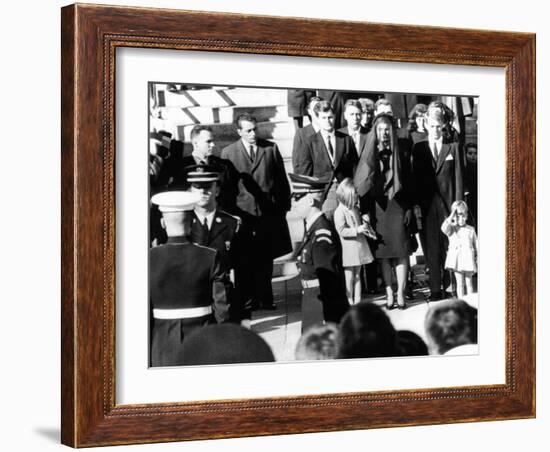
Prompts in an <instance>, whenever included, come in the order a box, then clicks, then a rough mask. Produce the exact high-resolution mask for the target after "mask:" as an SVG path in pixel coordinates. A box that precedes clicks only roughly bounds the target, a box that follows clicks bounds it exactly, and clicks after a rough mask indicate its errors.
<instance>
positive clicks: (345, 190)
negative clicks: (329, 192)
mask: <svg viewBox="0 0 550 452" xmlns="http://www.w3.org/2000/svg"><path fill="white" fill-rule="evenodd" d="M336 199H337V200H338V202H341V203H342V204H344V206H346V207H347V208H348V209H353V208H355V207H356V206H357V199H358V196H357V191H356V190H355V186H354V185H353V182H352V180H351V179H350V178H349V177H346V178H345V179H344V180H343V181H342V182H340V185H338V188H337V189H336Z"/></svg>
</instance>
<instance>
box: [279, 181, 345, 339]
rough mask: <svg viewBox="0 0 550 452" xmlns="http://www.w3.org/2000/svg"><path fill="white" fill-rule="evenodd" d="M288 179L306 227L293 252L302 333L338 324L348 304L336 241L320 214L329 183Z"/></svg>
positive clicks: (340, 250) (340, 251)
mask: <svg viewBox="0 0 550 452" xmlns="http://www.w3.org/2000/svg"><path fill="white" fill-rule="evenodd" d="M289 177H290V181H291V183H292V189H293V193H292V197H293V199H294V200H295V205H294V208H295V211H296V213H297V214H298V215H299V216H300V217H302V218H303V219H304V220H305V224H306V230H305V234H304V239H303V241H302V243H301V244H300V245H299V246H298V248H297V249H296V251H295V255H296V256H297V260H298V267H299V269H300V276H301V279H302V287H303V292H302V331H305V330H306V329H307V328H308V327H309V326H311V325H313V324H315V323H319V322H322V321H323V320H324V321H325V322H334V323H338V322H340V319H341V318H342V316H343V315H344V314H345V313H346V312H347V310H348V309H349V302H348V298H347V296H346V286H345V280H344V270H343V268H342V249H341V244H340V238H339V237H338V234H337V232H336V230H335V229H334V226H333V224H332V223H331V222H330V221H329V220H328V219H327V217H326V216H325V214H324V213H323V212H322V210H321V208H322V205H323V201H324V199H323V198H324V192H325V190H326V187H327V184H328V183H330V180H326V181H322V180H320V179H319V178H317V177H312V176H303V175H298V174H289ZM319 301H320V303H319Z"/></svg>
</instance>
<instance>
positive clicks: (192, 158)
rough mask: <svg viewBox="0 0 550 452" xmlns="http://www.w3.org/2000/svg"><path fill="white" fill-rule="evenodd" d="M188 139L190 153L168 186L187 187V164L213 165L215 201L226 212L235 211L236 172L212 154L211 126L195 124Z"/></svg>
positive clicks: (227, 163)
mask: <svg viewBox="0 0 550 452" xmlns="http://www.w3.org/2000/svg"><path fill="white" fill-rule="evenodd" d="M190 140H191V145H192V146H193V151H192V152H191V155H188V156H186V157H184V158H183V159H182V161H181V168H180V171H179V172H178V174H177V175H176V176H175V177H174V179H173V181H172V183H171V184H170V188H177V189H182V190H187V189H189V182H188V181H187V168H188V167H189V166H192V165H210V166H215V167H216V171H217V172H218V173H219V182H218V183H219V186H220V190H219V194H218V199H217V203H218V205H219V206H220V207H221V208H222V209H223V210H225V211H226V212H229V213H232V214H234V213H236V211H237V209H236V207H235V202H236V198H237V180H238V174H237V171H236V170H235V167H234V166H233V165H232V164H231V163H230V162H228V161H227V160H223V159H221V158H220V157H217V156H215V155H214V154H213V152H214V149H215V147H216V144H215V141H214V133H213V130H212V127H210V126H207V125H202V124H199V125H196V126H195V127H193V129H191V133H190Z"/></svg>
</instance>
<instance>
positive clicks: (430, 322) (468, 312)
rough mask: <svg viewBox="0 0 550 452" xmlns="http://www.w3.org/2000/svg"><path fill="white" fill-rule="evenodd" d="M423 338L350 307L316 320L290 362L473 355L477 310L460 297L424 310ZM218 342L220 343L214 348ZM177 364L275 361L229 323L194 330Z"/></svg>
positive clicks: (369, 310) (369, 307)
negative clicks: (335, 319)
mask: <svg viewBox="0 0 550 452" xmlns="http://www.w3.org/2000/svg"><path fill="white" fill-rule="evenodd" d="M423 336H424V337H425V338H426V341H425V340H424V339H423V338H422V337H421V336H419V335H418V334H416V333H414V332H412V331H409V330H396V329H395V328H394V326H393V325H392V322H391V321H390V319H389V317H388V315H387V314H386V312H385V311H384V310H383V309H382V308H380V307H379V306H377V305H376V304H374V303H369V302H367V301H362V302H360V303H358V304H357V305H354V306H352V307H351V308H350V309H349V310H348V311H347V313H346V314H345V315H344V317H343V318H342V320H341V321H340V323H339V324H336V323H333V322H326V323H318V324H315V325H312V326H310V327H309V328H308V329H307V330H306V331H305V332H304V333H303V334H302V335H301V337H300V339H299V340H298V343H297V345H296V348H295V351H294V356H295V359H296V360H301V361H317V360H328V359H354V358H384V357H412V356H426V355H467V354H476V353H477V309H476V308H474V307H472V306H470V305H469V304H468V303H466V302H465V301H463V300H459V299H449V300H445V301H442V302H440V303H437V304H434V305H433V306H432V307H431V308H430V309H429V310H428V312H427V314H426V318H425V321H424V332H423ZM220 344H221V346H220ZM181 355H182V356H181V362H180V363H181V364H183V365H207V364H236V363H260V362H275V361H276V359H275V354H274V353H273V351H272V350H271V348H270V346H269V344H268V343H267V342H266V341H265V340H264V339H263V338H262V337H261V336H260V335H259V334H257V333H254V332H253V331H251V330H249V329H247V328H244V327H242V326H240V325H235V324H230V323H228V324H223V325H208V326H205V327H203V328H197V329H195V330H194V331H193V332H191V334H190V335H189V337H188V338H187V339H186V341H185V342H184V344H183V346H182V354H181Z"/></svg>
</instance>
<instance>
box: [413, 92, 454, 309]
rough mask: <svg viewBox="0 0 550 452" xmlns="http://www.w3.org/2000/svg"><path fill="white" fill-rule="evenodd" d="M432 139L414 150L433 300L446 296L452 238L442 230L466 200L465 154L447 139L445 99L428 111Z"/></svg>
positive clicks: (418, 144)
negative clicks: (453, 207) (455, 204)
mask: <svg viewBox="0 0 550 452" xmlns="http://www.w3.org/2000/svg"><path fill="white" fill-rule="evenodd" d="M426 116H427V120H426V125H427V130H428V140H426V141H420V142H418V143H416V144H415V145H414V147H413V151H412V166H413V180H414V182H415V186H416V199H417V203H418V205H419V207H420V211H421V213H422V231H421V234H420V237H421V240H422V248H423V250H424V254H425V256H426V264H427V266H428V268H429V270H430V291H431V294H430V300H440V299H441V298H443V297H444V296H445V293H444V287H443V286H442V284H444V285H445V287H446V286H447V283H448V280H447V278H445V281H444V275H445V269H444V263H445V256H446V254H447V247H448V240H447V237H446V236H445V235H444V234H443V233H442V232H441V224H442V223H443V220H445V218H446V217H447V216H448V215H449V213H450V212H451V205H452V203H453V202H454V201H457V200H462V199H463V196H464V192H463V179H462V177H463V175H462V166H463V162H462V157H461V154H460V149H459V144H458V142H457V141H446V140H445V139H444V136H443V129H444V127H445V125H446V124H447V123H448V122H449V118H448V117H447V113H446V109H445V108H444V105H442V104H441V102H432V103H431V104H430V105H429V107H428V112H427V113H426Z"/></svg>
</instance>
